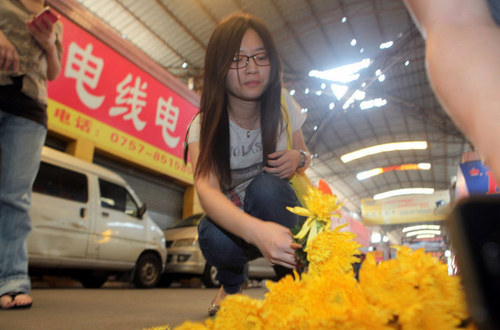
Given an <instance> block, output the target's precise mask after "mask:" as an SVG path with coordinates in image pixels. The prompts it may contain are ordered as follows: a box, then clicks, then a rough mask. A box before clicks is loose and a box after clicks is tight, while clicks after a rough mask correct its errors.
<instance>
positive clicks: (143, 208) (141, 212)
mask: <svg viewBox="0 0 500 330" xmlns="http://www.w3.org/2000/svg"><path fill="white" fill-rule="evenodd" d="M144 213H146V203H144V204H142V206H141V207H140V208H139V212H138V213H137V215H138V216H139V219H142V216H143V215H144Z"/></svg>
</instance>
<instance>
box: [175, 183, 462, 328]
mask: <svg viewBox="0 0 500 330" xmlns="http://www.w3.org/2000/svg"><path fill="white" fill-rule="evenodd" d="M323 188H324V187H323ZM339 207H340V204H337V197H336V196H334V195H332V194H329V193H328V192H326V193H325V192H324V190H321V189H317V188H314V187H311V188H310V189H309V194H308V196H307V197H306V208H293V209H290V210H291V211H292V212H294V213H296V214H299V215H304V216H307V217H308V220H307V221H306V223H305V224H304V226H303V227H302V230H301V231H300V232H299V234H300V235H299V234H298V235H297V236H298V237H301V239H303V238H305V237H306V235H308V236H307V244H306V248H305V251H306V252H307V261H308V262H309V265H308V270H307V272H304V273H302V274H300V275H299V274H298V273H297V272H294V275H293V276H292V275H287V276H286V277H284V278H282V279H281V280H280V281H279V282H277V283H273V282H267V284H266V285H267V288H268V292H267V293H266V295H265V299H264V300H259V299H252V298H250V297H247V296H243V295H232V296H228V297H226V299H224V301H223V302H222V303H221V309H220V310H219V312H218V313H217V316H216V317H215V319H214V320H211V319H207V320H206V321H205V323H204V324H201V323H200V324H195V323H192V322H185V323H184V324H183V325H181V326H180V327H177V328H176V329H277V330H287V329H315V330H316V329H384V330H385V329H389V330H390V329H405V330H412V329H454V328H457V327H459V325H460V324H461V322H462V321H463V320H466V319H468V315H467V311H466V307H465V297H464V292H463V290H462V288H461V286H460V279H459V277H457V276H449V275H448V271H447V266H446V265H445V264H443V263H441V262H439V261H438V260H437V259H435V258H433V257H432V256H431V255H430V254H429V253H425V251H424V250H423V249H419V250H415V251H413V250H412V249H410V248H409V247H404V246H396V247H395V248H396V249H397V256H396V258H395V259H391V260H386V261H383V262H380V263H377V262H376V261H375V258H374V257H373V255H371V254H368V255H367V257H366V259H365V261H364V262H363V265H362V267H361V269H360V273H359V282H358V281H357V280H356V279H355V278H354V274H353V270H352V263H354V262H358V261H359V259H358V258H357V257H356V255H359V254H360V251H359V248H360V245H359V244H358V243H357V242H356V241H355V240H354V238H355V237H356V235H354V234H353V233H350V232H340V230H341V229H342V228H343V227H344V226H339V227H336V228H335V229H334V230H330V221H329V219H330V216H331V215H332V212H334V211H335V210H337V209H338V208H339Z"/></svg>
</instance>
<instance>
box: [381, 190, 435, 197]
mask: <svg viewBox="0 0 500 330" xmlns="http://www.w3.org/2000/svg"><path fill="white" fill-rule="evenodd" d="M433 193H434V188H405V189H396V190H389V191H386V192H383V193H380V194H376V195H375V196H373V199H375V200H379V199H384V198H388V197H393V196H400V195H413V194H426V195H430V194H433Z"/></svg>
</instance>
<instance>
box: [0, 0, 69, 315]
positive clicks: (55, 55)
mask: <svg viewBox="0 0 500 330" xmlns="http://www.w3.org/2000/svg"><path fill="white" fill-rule="evenodd" d="M44 6H45V2H44V1H43V0H0V309H15V308H29V307H31V305H32V302H33V300H32V298H31V297H30V296H29V292H30V290H31V281H30V278H29V275H28V252H27V243H26V238H27V237H28V234H29V232H30V230H31V219H30V217H29V209H30V203H31V190H32V186H33V182H34V180H35V177H36V174H37V172H38V168H39V166H40V156H41V150H42V146H43V144H44V142H45V137H46V134H47V80H54V79H55V78H56V77H57V76H58V74H59V72H60V71H61V57H62V43H61V42H62V24H61V23H60V22H57V23H55V24H53V23H52V22H51V20H49V19H47V18H42V20H41V21H38V20H37V21H34V22H32V20H33V18H34V15H35V14H37V13H39V12H41V11H42V10H43V9H44Z"/></svg>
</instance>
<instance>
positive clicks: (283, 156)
mask: <svg viewBox="0 0 500 330" xmlns="http://www.w3.org/2000/svg"><path fill="white" fill-rule="evenodd" d="M299 162H300V152H299V151H298V150H280V151H276V152H273V153H272V154H269V156H268V160H267V164H266V166H264V171H265V172H267V173H270V174H274V175H277V176H279V177H280V178H281V179H288V178H290V177H291V176H292V175H293V174H294V173H295V170H297V166H299Z"/></svg>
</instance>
